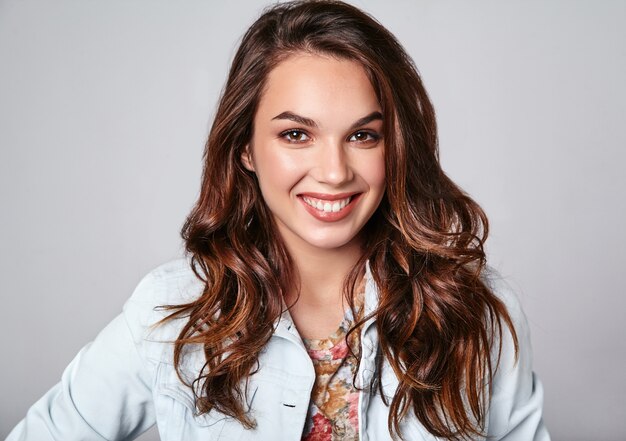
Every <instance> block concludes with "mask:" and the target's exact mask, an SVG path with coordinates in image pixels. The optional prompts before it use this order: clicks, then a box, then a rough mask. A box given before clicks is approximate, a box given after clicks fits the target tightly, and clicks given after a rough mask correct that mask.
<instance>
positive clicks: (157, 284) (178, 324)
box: [123, 258, 204, 361]
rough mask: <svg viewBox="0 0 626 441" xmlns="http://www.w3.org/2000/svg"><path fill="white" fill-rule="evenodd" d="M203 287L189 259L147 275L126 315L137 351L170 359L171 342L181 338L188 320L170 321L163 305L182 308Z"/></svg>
mask: <svg viewBox="0 0 626 441" xmlns="http://www.w3.org/2000/svg"><path fill="white" fill-rule="evenodd" d="M203 288H204V284H203V282H202V281H201V280H199V279H198V278H197V277H196V275H195V273H194V272H193V269H192V267H191V264H190V262H189V260H188V259H186V258H180V259H176V260H172V261H169V262H166V263H164V264H162V265H159V266H158V267H156V268H154V269H153V270H151V271H150V272H148V273H147V274H146V275H145V276H144V277H143V278H142V279H141V281H140V282H139V284H138V285H137V287H136V288H135V290H134V291H133V293H132V295H131V296H130V298H129V299H128V300H127V301H126V303H125V304H124V308H123V314H124V317H125V319H126V322H127V324H128V327H129V329H130V331H131V334H132V336H133V340H134V342H135V345H136V346H137V349H138V351H139V352H140V354H141V355H143V356H144V357H147V358H149V359H153V360H155V361H163V360H170V359H171V354H170V352H171V344H169V343H171V342H173V341H175V340H176V338H177V337H178V335H179V333H180V331H181V329H182V327H183V326H184V324H185V322H186V320H185V318H175V319H169V320H166V321H164V322H161V321H162V320H163V319H164V318H165V317H167V316H168V315H169V314H170V313H171V310H167V309H166V308H164V306H171V305H181V304H184V303H189V302H191V301H193V300H195V299H197V298H198V297H199V296H200V295H201V294H202V291H203Z"/></svg>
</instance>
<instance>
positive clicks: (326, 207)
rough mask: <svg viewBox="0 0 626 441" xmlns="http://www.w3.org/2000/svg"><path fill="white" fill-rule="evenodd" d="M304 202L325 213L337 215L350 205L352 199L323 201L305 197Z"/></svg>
mask: <svg viewBox="0 0 626 441" xmlns="http://www.w3.org/2000/svg"><path fill="white" fill-rule="evenodd" d="M303 199H304V202H306V203H307V204H309V205H310V206H311V207H313V208H316V209H318V210H320V211H323V212H325V213H330V212H333V213H337V212H338V211H341V210H342V209H344V208H345V207H346V205H348V204H349V203H350V200H351V198H345V199H341V200H340V201H333V202H330V201H323V200H321V199H313V198H309V197H303Z"/></svg>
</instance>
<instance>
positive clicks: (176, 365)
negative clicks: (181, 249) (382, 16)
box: [8, 1, 549, 441]
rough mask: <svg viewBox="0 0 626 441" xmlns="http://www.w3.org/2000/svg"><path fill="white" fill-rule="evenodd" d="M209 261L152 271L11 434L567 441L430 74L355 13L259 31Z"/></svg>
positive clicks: (197, 252)
mask: <svg viewBox="0 0 626 441" xmlns="http://www.w3.org/2000/svg"><path fill="white" fill-rule="evenodd" d="M182 234H183V238H184V240H185V243H186V248H187V251H188V255H189V258H188V259H185V260H180V261H176V262H172V263H168V264H166V265H163V266H161V267H159V268H157V269H156V270H154V271H152V272H151V273H150V274H148V275H147V276H146V277H145V278H144V279H143V280H142V282H141V283H140V284H139V286H138V287H137V289H136V290H135V292H134V294H133V296H132V297H131V298H130V300H129V301H128V302H127V303H126V305H125V307H124V312H123V313H122V314H121V315H120V316H119V317H117V318H116V319H115V320H113V322H112V323H111V324H110V325H109V326H107V327H106V328H105V329H104V330H103V331H102V332H101V333H100V335H99V336H98V337H97V339H96V340H95V341H94V342H93V343H91V344H90V345H88V346H86V347H85V348H84V349H83V350H82V351H81V352H80V353H79V354H78V356H77V357H76V358H75V359H74V361H72V363H71V364H70V365H69V367H68V368H67V370H66V371H65V373H64V375H63V379H62V381H61V382H60V383H59V384H58V385H56V386H55V387H54V388H53V389H51V390H50V391H49V392H48V393H47V394H46V395H45V396H44V397H43V398H42V399H41V400H40V401H39V402H37V403H36V404H35V405H34V406H33V407H32V408H31V409H30V411H29V412H28V415H27V416H26V418H25V419H24V420H23V421H22V422H20V424H19V425H18V426H17V427H16V428H15V429H14V431H13V432H12V433H11V434H10V435H9V438H8V439H9V440H11V441H15V440H27V439H28V440H37V441H41V440H47V439H54V440H66V441H68V440H121V439H132V438H134V437H136V436H137V435H139V434H140V433H142V432H143V431H145V430H146V429H147V428H149V427H150V426H152V425H153V424H154V423H156V424H157V425H158V428H159V433H160V436H161V439H163V440H166V441H169V440H171V441H180V440H235V439H236V440H247V439H251V440H252V439H255V440H256V439H258V440H299V439H306V440H357V439H360V440H368V439H369V440H377V441H378V440H388V439H393V438H394V437H395V438H398V437H402V438H403V439H406V440H433V439H450V440H458V439H482V438H484V437H488V438H489V439H502V440H509V441H511V440H516V441H527V440H547V439H549V436H548V434H547V431H546V429H545V428H544V426H543V423H542V417H541V412H542V388H541V385H540V383H539V382H538V381H537V380H536V379H535V378H534V377H533V373H532V368H531V361H530V358H531V354H530V348H529V340H528V331H527V325H526V322H525V320H524V317H523V313H522V312H521V310H520V307H519V304H518V302H517V301H516V299H515V297H514V296H513V295H512V294H510V293H509V292H508V291H507V290H506V288H505V287H504V286H503V285H502V283H500V282H498V281H497V280H495V279H494V278H493V277H490V276H489V274H487V271H486V269H485V268H486V266H485V254H484V252H483V243H484V241H485V239H486V237H487V219H486V217H485V215H484V213H483V212H482V210H481V209H480V208H479V206H478V205H477V204H476V203H475V202H474V201H473V200H472V199H470V198H469V197H468V196H467V195H466V194H465V193H463V192H462V191H461V190H460V189H459V188H458V187H457V186H456V185H455V184H454V183H453V182H452V181H450V179H449V178H448V177H447V176H446V175H445V174H444V173H443V171H442V169H441V166H440V164H439V161H438V153H437V132H436V125H435V118H434V111H433V108H432V105H431V103H430V102H429V100H428V97H427V94H426V92H425V90H424V87H423V85H422V83H421V80H420V78H419V76H418V74H417V72H416V69H415V68H414V66H413V62H412V61H411V59H410V58H409V56H408V55H407V54H406V53H405V52H404V50H403V49H402V47H401V46H400V44H399V43H398V42H397V41H396V39H395V38H394V37H393V36H392V35H391V34H390V33H389V32H388V31H387V30H386V29H385V28H383V27H382V26H381V25H380V24H379V23H377V22H376V21H375V20H374V19H372V18H371V17H369V16H368V15H366V14H364V13H363V12H361V11H359V10H358V9H356V8H354V7H352V6H349V5H346V4H344V3H340V2H328V1H315V2H302V3H300V2H297V3H286V4H279V5H276V6H274V7H272V8H271V9H269V10H267V11H266V12H265V13H264V14H263V15H262V16H261V17H260V18H259V19H258V20H257V21H256V22H255V23H254V24H253V25H252V27H251V28H250V29H249V30H248V32H247V33H246V35H245V36H244V38H243V41H242V43H241V46H240V48H239V50H238V52H237V54H236V55H235V59H234V61H233V64H232V67H231V71H230V75H229V77H228V81H227V84H226V87H225V89H224V93H223V96H222V98H221V100H220V103H219V108H218V111H217V114H216V117H215V121H214V124H213V127H212V130H211V133H210V136H209V140H208V142H207V146H206V153H205V166H204V174H203V180H202V189H201V194H200V197H199V199H198V201H197V203H196V205H195V207H194V209H193V211H192V212H191V214H190V215H189V217H188V219H187V221H186V223H185V225H184V227H183V231H182Z"/></svg>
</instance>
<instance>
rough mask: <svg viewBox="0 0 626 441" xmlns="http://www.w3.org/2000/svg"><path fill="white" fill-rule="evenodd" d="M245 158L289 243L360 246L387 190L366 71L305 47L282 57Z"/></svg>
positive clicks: (378, 119) (379, 124)
mask: <svg viewBox="0 0 626 441" xmlns="http://www.w3.org/2000/svg"><path fill="white" fill-rule="evenodd" d="M242 160H243V163H244V166H245V167H246V168H247V169H248V170H251V171H253V172H254V173H256V175H257V179H258V182H259V186H260V188H261V193H262V194H263V198H264V200H265V202H266V203H267V205H268V207H269V209H270V211H271V212H272V214H273V215H274V219H275V221H276V224H277V226H278V229H279V232H280V234H281V236H282V238H283V240H284V241H285V243H286V245H287V247H288V248H289V249H290V250H292V251H293V250H298V249H303V247H307V248H309V249H310V247H313V248H317V249H338V248H341V247H344V246H350V245H355V244H356V245H358V242H359V238H358V233H359V231H360V230H361V228H363V226H364V225H365V223H366V222H367V221H368V219H369V218H370V217H371V216H372V214H373V213H374V212H375V211H376V208H377V207H378V205H379V203H380V201H381V199H382V197H383V194H384V191H385V163H384V143H383V121H382V114H381V108H380V105H379V103H378V100H377V98H376V93H375V92H374V89H373V87H372V85H371V83H370V81H369V79H368V77H367V75H366V73H365V70H364V69H363V68H362V67H361V65H360V64H358V63H356V62H354V61H348V60H340V59H336V58H331V57H327V56H321V55H313V54H307V53H302V54H296V55H293V56H290V57H289V58H287V59H286V60H284V61H282V62H281V63H280V64H278V65H277V66H276V67H275V68H274V69H273V70H272V71H271V72H270V74H269V77H268V81H267V84H266V88H265V92H264V94H263V96H262V97H261V100H260V103H259V106H258V109H257V113H256V115H255V118H254V134H253V136H252V140H251V143H250V145H249V146H248V148H247V151H246V153H245V154H244V155H243V157H242Z"/></svg>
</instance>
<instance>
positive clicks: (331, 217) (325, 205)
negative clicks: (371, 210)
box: [298, 193, 362, 222]
mask: <svg viewBox="0 0 626 441" xmlns="http://www.w3.org/2000/svg"><path fill="white" fill-rule="evenodd" d="M361 194H362V193H340V194H336V195H327V194H320V193H302V194H299V195H298V199H299V200H300V202H302V205H303V206H304V209H305V210H306V211H307V212H309V214H311V215H312V216H313V217H314V218H316V219H318V220H321V221H324V222H336V221H338V220H341V219H343V218H345V217H346V216H348V215H349V214H350V213H351V212H352V210H353V208H354V206H355V205H356V204H357V202H358V200H359V199H360V197H361ZM320 196H322V197H320ZM313 205H315V206H313Z"/></svg>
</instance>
